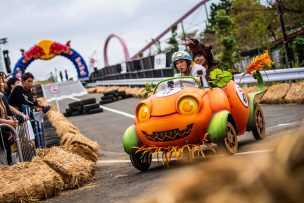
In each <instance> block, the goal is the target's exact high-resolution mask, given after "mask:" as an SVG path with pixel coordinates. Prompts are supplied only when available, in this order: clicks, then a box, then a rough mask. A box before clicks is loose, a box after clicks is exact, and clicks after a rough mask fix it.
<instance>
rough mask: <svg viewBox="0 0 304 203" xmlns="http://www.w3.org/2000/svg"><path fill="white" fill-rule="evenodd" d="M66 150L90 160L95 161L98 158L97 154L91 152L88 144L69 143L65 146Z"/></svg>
mask: <svg viewBox="0 0 304 203" xmlns="http://www.w3.org/2000/svg"><path fill="white" fill-rule="evenodd" d="M67 150H68V151H69V152H72V153H74V154H77V155H79V156H81V157H83V158H85V159H86V160H89V161H92V162H96V161H97V159H98V154H97V153H95V152H93V151H92V149H91V148H90V147H89V146H88V145H82V144H71V145H69V146H68V147H67Z"/></svg>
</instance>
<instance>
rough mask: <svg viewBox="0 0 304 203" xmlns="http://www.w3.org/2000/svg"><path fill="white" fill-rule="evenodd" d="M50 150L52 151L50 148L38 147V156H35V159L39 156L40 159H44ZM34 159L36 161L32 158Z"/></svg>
mask: <svg viewBox="0 0 304 203" xmlns="http://www.w3.org/2000/svg"><path fill="white" fill-rule="evenodd" d="M49 152H50V148H44V149H43V148H41V149H36V156H35V157H34V159H35V158H37V157H39V158H40V159H43V158H44V157H45V156H46V155H47V154H48V153H49ZM32 161H34V160H32Z"/></svg>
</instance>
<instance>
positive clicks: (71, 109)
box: [70, 106, 83, 111]
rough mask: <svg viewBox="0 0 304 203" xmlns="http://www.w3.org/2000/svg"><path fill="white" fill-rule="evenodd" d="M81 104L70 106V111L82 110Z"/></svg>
mask: <svg viewBox="0 0 304 203" xmlns="http://www.w3.org/2000/svg"><path fill="white" fill-rule="evenodd" d="M82 109H83V106H75V107H73V108H70V111H82Z"/></svg>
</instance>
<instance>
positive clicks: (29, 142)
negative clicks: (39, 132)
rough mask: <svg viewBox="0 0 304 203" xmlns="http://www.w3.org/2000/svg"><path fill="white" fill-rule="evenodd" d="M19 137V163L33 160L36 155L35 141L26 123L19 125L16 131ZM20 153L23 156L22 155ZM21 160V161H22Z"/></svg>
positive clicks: (17, 138)
mask: <svg viewBox="0 0 304 203" xmlns="http://www.w3.org/2000/svg"><path fill="white" fill-rule="evenodd" d="M16 132H17V134H16V135H17V137H16V138H15V141H16V140H19V141H18V142H19V145H20V148H19V149H18V148H17V151H18V155H19V162H22V161H31V160H32V158H33V157H34V156H35V155H36V150H35V145H34V140H33V138H32V137H31V136H30V129H29V128H28V124H27V123H26V122H25V123H23V124H21V125H19V126H18V127H17V129H16ZM20 153H21V154H22V155H20ZM20 158H21V159H20Z"/></svg>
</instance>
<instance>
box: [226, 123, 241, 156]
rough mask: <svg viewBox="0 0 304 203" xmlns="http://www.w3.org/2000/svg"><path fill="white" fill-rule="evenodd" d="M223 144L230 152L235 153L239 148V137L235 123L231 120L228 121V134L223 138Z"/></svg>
mask: <svg viewBox="0 0 304 203" xmlns="http://www.w3.org/2000/svg"><path fill="white" fill-rule="evenodd" d="M223 145H224V148H225V150H226V151H227V152H228V153H229V154H235V153H236V152H237V150H238V145H239V144H238V139H237V133H236V130H235V127H234V125H233V124H232V123H231V122H230V121H227V127H226V135H225V138H224V140H223Z"/></svg>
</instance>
